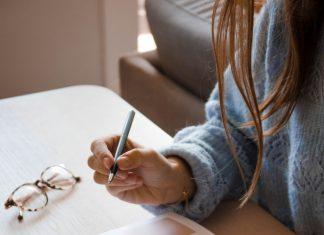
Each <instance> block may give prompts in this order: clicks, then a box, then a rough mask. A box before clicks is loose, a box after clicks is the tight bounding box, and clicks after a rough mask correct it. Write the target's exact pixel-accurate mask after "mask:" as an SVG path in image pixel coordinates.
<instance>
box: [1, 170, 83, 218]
mask: <svg viewBox="0 0 324 235" xmlns="http://www.w3.org/2000/svg"><path fill="white" fill-rule="evenodd" d="M80 180H81V178H80V177H76V176H74V175H73V174H72V172H71V171H69V170H68V169H66V168H65V167H64V166H63V165H55V166H50V167H47V168H46V169H45V170H44V171H43V172H42V173H41V176H40V179H39V180H36V181H35V182H34V183H26V184H22V185H20V186H19V187H18V188H16V189H15V190H14V191H13V192H12V193H11V194H10V196H9V198H8V199H7V201H6V202H5V204H4V206H5V208H6V209H9V208H10V207H13V206H16V207H18V209H19V215H18V221H19V222H21V221H22V220H23V213H24V211H30V212H33V211H39V210H40V209H43V208H44V207H45V206H46V205H47V203H48V196H47V193H46V190H47V189H49V188H50V189H55V190H64V189H68V188H71V187H73V186H74V185H75V184H76V183H78V182H80Z"/></svg>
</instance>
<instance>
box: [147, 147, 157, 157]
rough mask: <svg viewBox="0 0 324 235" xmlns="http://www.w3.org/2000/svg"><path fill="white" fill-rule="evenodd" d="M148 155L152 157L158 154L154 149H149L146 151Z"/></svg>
mask: <svg viewBox="0 0 324 235" xmlns="http://www.w3.org/2000/svg"><path fill="white" fill-rule="evenodd" d="M146 153H147V154H148V155H150V156H152V155H155V154H156V151H155V150H154V149H152V148H148V149H146Z"/></svg>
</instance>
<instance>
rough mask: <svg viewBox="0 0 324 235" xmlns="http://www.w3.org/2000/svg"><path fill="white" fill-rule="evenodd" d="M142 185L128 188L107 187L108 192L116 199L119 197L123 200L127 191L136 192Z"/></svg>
mask: <svg viewBox="0 0 324 235" xmlns="http://www.w3.org/2000/svg"><path fill="white" fill-rule="evenodd" d="M141 186H142V183H138V184H133V185H128V186H109V185H106V188H107V191H108V192H109V193H110V194H111V195H113V196H114V197H118V198H120V199H122V197H123V193H125V192H126V191H129V190H134V189H136V188H138V187H141Z"/></svg>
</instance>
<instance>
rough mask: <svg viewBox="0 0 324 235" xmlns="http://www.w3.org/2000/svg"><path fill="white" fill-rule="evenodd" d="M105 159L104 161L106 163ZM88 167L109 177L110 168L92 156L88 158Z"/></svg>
mask: <svg viewBox="0 0 324 235" xmlns="http://www.w3.org/2000/svg"><path fill="white" fill-rule="evenodd" d="M105 160H106V159H104V160H103V161H105ZM88 166H89V167H90V168H91V169H92V170H95V171H98V172H99V173H100V174H103V175H108V173H109V168H108V167H107V166H106V164H103V163H101V162H100V161H98V159H97V158H96V157H95V156H93V155H92V156H90V157H89V158H88Z"/></svg>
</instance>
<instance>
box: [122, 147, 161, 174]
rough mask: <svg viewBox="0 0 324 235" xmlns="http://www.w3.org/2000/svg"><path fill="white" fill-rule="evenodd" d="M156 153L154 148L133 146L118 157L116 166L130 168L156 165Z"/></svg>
mask: <svg viewBox="0 0 324 235" xmlns="http://www.w3.org/2000/svg"><path fill="white" fill-rule="evenodd" d="M157 158H158V155H157V153H156V152H155V151H154V150H150V149H144V148H141V149H140V148H135V149H132V150H130V151H128V152H126V153H124V154H123V155H121V156H120V158H119V159H118V167H119V168H120V169H121V170H131V169H135V168H138V167H140V166H145V167H152V166H154V165H156V163H157V162H158V161H157Z"/></svg>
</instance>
